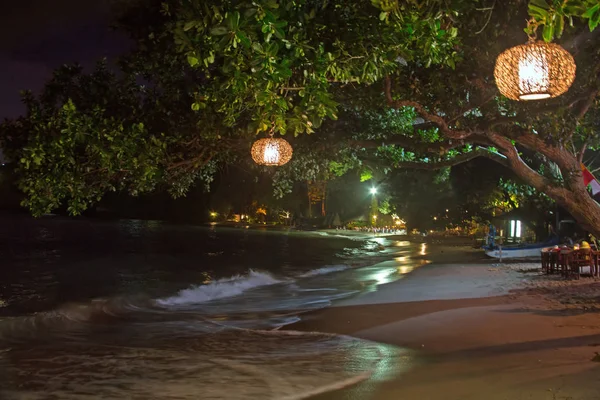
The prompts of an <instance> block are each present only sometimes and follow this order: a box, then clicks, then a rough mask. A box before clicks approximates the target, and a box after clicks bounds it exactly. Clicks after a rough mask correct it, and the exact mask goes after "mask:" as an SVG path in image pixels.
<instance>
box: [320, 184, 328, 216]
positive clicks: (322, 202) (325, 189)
mask: <svg viewBox="0 0 600 400" xmlns="http://www.w3.org/2000/svg"><path fill="white" fill-rule="evenodd" d="M326 200H327V185H325V186H324V187H323V198H322V200H321V215H322V216H324V217H325V216H326V215H327V212H326V209H325V201H326Z"/></svg>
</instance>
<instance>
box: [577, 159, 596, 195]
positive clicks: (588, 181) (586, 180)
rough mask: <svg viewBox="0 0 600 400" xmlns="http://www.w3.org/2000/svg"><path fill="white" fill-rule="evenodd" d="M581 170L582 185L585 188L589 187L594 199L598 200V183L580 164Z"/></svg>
mask: <svg viewBox="0 0 600 400" xmlns="http://www.w3.org/2000/svg"><path fill="white" fill-rule="evenodd" d="M581 170H582V171H583V184H584V185H585V186H587V185H590V188H591V189H592V196H593V197H594V199H596V200H598V199H600V183H599V182H598V180H597V179H596V178H594V175H592V173H591V172H590V171H588V169H587V168H586V167H585V165H583V164H581ZM596 196H598V198H596Z"/></svg>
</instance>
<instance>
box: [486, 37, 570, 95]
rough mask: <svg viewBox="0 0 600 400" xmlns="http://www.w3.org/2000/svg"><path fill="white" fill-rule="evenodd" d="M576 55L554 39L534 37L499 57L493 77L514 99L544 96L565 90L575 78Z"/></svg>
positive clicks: (502, 90) (502, 89)
mask: <svg viewBox="0 0 600 400" xmlns="http://www.w3.org/2000/svg"><path fill="white" fill-rule="evenodd" d="M576 68H577V67H576V65H575V60H574V59H573V56H572V55H571V54H570V53H569V52H568V51H567V50H565V49H563V48H562V47H561V46H559V45H557V44H555V43H546V42H544V41H533V40H531V41H530V42H529V43H527V44H523V45H520V46H515V47H511V48H510V49H508V50H505V51H504V52H503V53H502V54H500V55H499V56H498V58H497V59H496V67H495V68H494V78H496V85H497V86H498V89H499V90H500V93H502V94H503V95H504V96H506V97H508V98H509V99H512V100H541V99H548V98H551V97H557V96H560V95H561V94H563V93H565V92H566V91H567V90H569V88H570V87H571V85H572V84H573V81H574V80H575V70H576Z"/></svg>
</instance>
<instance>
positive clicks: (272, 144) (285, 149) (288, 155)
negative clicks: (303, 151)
mask: <svg viewBox="0 0 600 400" xmlns="http://www.w3.org/2000/svg"><path fill="white" fill-rule="evenodd" d="M251 153H252V159H253V160H254V162H255V163H257V164H258V165H267V166H271V167H272V166H277V167H279V166H282V165H284V164H287V163H288V162H289V161H290V160H291V159H292V153H293V150H292V146H291V145H290V144H289V143H288V142H287V140H285V139H281V138H273V137H270V138H266V139H259V140H257V141H256V142H254V144H253V145H252V150H251Z"/></svg>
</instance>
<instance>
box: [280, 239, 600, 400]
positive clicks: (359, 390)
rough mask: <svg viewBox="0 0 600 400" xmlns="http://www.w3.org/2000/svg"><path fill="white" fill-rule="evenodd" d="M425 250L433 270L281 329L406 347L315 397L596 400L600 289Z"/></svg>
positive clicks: (463, 249) (599, 393) (475, 256)
mask: <svg viewBox="0 0 600 400" xmlns="http://www.w3.org/2000/svg"><path fill="white" fill-rule="evenodd" d="M424 246H425V250H424V258H426V259H427V260H429V261H433V262H432V263H431V264H428V265H423V266H420V267H419V268H415V269H414V270H413V271H412V272H410V273H408V274H407V275H406V277H405V278H404V279H401V280H398V281H396V282H393V283H389V284H387V285H382V286H380V287H379V290H377V291H376V292H370V293H364V294H362V295H360V296H357V297H353V298H350V299H347V300H344V301H341V302H339V303H336V304H335V305H334V306H333V307H331V308H328V309H324V310H321V311H318V312H315V313H309V314H306V315H304V317H303V320H302V321H300V322H298V323H296V324H294V325H290V326H288V327H287V329H291V330H302V331H318V332H331V333H339V334H345V335H350V336H354V337H358V338H362V339H367V340H371V341H375V342H379V343H384V344H388V345H391V346H396V347H399V348H401V349H404V351H403V352H401V353H400V355H398V356H395V357H394V358H391V359H390V358H384V361H383V362H382V363H381V364H380V367H379V368H378V370H376V371H375V372H374V373H373V375H372V376H371V378H369V379H368V380H366V381H363V382H362V383H359V384H357V385H355V386H352V387H349V388H346V389H343V390H339V391H336V392H329V393H326V394H322V395H320V396H317V397H314V398H313V399H314V400H325V399H334V400H335V399H419V400H442V399H444V400H459V399H461V400H467V399H468V400H471V399H473V400H475V399H489V400H501V399H502V400H509V399H510V400H519V399H531V400H547V399H548V400H555V399H565V400H566V399H569V400H592V399H594V400H597V399H600V362H597V361H600V356H599V357H598V358H595V357H596V355H597V353H596V352H600V317H599V314H598V312H599V311H600V306H599V305H600V282H598V281H596V280H594V279H592V278H582V279H581V280H579V281H564V280H562V279H561V278H559V277H547V276H542V275H541V274H540V273H539V272H537V271H536V269H537V268H539V264H538V263H527V264H508V263H504V264H494V263H493V261H490V260H485V259H483V258H482V257H481V252H479V251H477V250H474V249H472V248H469V246H465V245H460V244H455V245H447V244H440V243H437V244H436V243H426V244H425V245H424ZM386 262H387V263H393V262H394V261H393V260H392V261H386Z"/></svg>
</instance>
